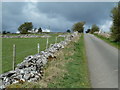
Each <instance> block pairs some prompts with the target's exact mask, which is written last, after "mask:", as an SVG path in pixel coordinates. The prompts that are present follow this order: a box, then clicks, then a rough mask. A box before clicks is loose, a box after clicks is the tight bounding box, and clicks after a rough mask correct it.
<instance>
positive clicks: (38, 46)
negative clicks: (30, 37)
mask: <svg viewBox="0 0 120 90" xmlns="http://www.w3.org/2000/svg"><path fill="white" fill-rule="evenodd" d="M37 48H38V53H40V44H39V43H38V45H37Z"/></svg>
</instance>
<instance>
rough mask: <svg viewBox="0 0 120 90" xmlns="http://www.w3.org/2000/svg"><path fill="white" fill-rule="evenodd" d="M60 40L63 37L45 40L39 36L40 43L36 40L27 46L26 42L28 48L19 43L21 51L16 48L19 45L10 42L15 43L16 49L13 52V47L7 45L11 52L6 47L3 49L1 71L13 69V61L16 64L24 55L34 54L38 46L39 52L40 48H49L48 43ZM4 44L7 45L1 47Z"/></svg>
mask: <svg viewBox="0 0 120 90" xmlns="http://www.w3.org/2000/svg"><path fill="white" fill-rule="evenodd" d="M38 40H39V39H38ZM62 40H64V38H63V37H59V38H58V37H57V39H56V37H52V38H46V40H44V38H40V40H39V41H42V43H41V42H39V41H37V42H36V43H34V46H33V47H29V44H30V43H28V45H27V44H26V45H27V46H28V47H29V49H28V48H24V47H25V46H22V45H21V47H23V48H24V50H22V51H20V50H18V49H19V48H21V47H20V46H19V47H18V45H17V44H16V43H11V46H13V44H15V45H16V50H15V52H14V51H13V50H14V48H13V47H7V48H11V49H10V52H11V53H10V52H8V51H7V50H6V49H5V50H6V51H3V52H4V53H5V55H2V61H3V62H2V67H3V70H2V71H3V72H6V71H9V70H11V69H14V68H13V67H15V65H13V62H14V64H18V63H20V62H22V61H23V59H24V58H25V57H26V56H28V55H34V54H36V53H38V48H39V52H40V51H41V50H45V49H47V48H49V46H50V44H54V43H58V42H60V41H62ZM26 41H27V39H26ZM31 42H32V41H31ZM38 43H39V46H38ZM6 46H7V45H3V47H6ZM7 53H8V54H7ZM13 53H15V56H13ZM13 59H15V60H13Z"/></svg>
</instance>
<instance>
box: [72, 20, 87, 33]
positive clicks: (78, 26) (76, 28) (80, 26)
mask: <svg viewBox="0 0 120 90" xmlns="http://www.w3.org/2000/svg"><path fill="white" fill-rule="evenodd" d="M84 25H85V22H77V23H75V24H74V25H73V27H72V30H73V31H78V32H79V33H83V31H84V27H83V26H84Z"/></svg>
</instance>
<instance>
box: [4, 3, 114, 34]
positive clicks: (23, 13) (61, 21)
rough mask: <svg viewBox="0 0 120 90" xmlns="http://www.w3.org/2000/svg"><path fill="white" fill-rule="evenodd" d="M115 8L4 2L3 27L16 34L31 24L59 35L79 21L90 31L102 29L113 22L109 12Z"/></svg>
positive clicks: (95, 5)
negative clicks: (56, 32)
mask: <svg viewBox="0 0 120 90" xmlns="http://www.w3.org/2000/svg"><path fill="white" fill-rule="evenodd" d="M29 5H31V6H29ZM114 5H115V3H113V2H100V3H98V2H96V3H95V2H57V3H55V2H46V3H43V2H38V3H30V2H17V3H15V2H7V3H6V2H4V3H3V10H2V12H3V14H2V16H3V22H2V26H3V29H5V30H8V31H11V32H15V31H17V28H18V26H19V25H20V24H22V23H24V22H25V21H32V22H33V24H34V26H35V27H39V26H41V27H43V28H48V26H50V27H51V29H52V31H59V32H60V31H65V30H66V29H69V28H71V26H72V25H73V23H75V22H78V21H86V24H87V27H88V26H89V25H92V24H98V25H102V24H103V23H104V22H105V21H107V20H111V18H110V11H111V9H112V8H113V7H114ZM32 6H33V7H32Z"/></svg>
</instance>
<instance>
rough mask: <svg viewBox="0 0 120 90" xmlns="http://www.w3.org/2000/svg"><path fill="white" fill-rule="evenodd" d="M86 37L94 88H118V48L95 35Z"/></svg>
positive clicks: (86, 35)
mask: <svg viewBox="0 0 120 90" xmlns="http://www.w3.org/2000/svg"><path fill="white" fill-rule="evenodd" d="M84 37H85V46H86V54H87V59H88V67H89V73H90V80H91V84H92V88H118V50H117V49H116V48H114V47H112V46H111V45H109V44H107V43H106V42H104V41H103V40H101V39H98V38H97V37H95V36H94V35H91V34H85V36H84Z"/></svg>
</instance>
